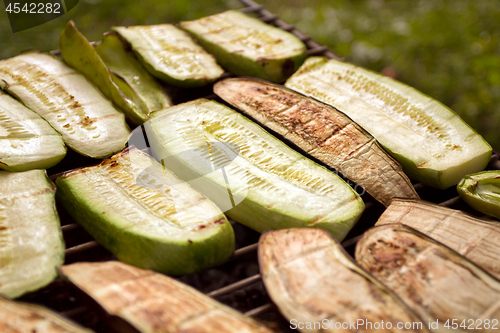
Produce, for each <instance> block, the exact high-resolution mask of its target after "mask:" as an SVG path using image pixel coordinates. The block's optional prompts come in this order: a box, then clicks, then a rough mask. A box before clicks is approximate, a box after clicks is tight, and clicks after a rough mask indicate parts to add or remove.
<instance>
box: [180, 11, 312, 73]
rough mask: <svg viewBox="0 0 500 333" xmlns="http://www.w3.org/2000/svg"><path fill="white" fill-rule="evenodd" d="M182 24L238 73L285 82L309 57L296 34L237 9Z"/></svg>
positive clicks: (230, 69) (220, 60)
mask: <svg viewBox="0 0 500 333" xmlns="http://www.w3.org/2000/svg"><path fill="white" fill-rule="evenodd" d="M180 26H181V27H182V28H183V29H184V30H186V31H188V32H189V33H190V34H191V35H193V36H194V37H195V38H196V39H197V40H198V41H199V42H200V44H201V45H202V46H203V47H204V48H205V49H206V50H207V51H208V52H210V53H211V54H213V55H214V56H215V57H216V58H217V61H218V62H219V63H220V64H221V65H222V66H223V67H224V68H226V69H227V70H229V71H231V72H233V73H234V74H236V75H244V76H255V77H259V78H261V79H265V80H269V81H273V82H284V81H285V80H286V79H287V77H289V76H290V75H291V74H293V72H295V71H296V70H297V69H298V68H299V66H300V65H301V64H302V62H304V59H305V58H306V57H307V53H306V46H305V45H304V43H302V42H301V41H300V40H299V39H298V38H297V37H295V36H294V35H293V34H291V33H289V32H286V31H284V30H281V29H278V28H276V27H273V26H271V25H269V24H265V23H263V22H261V21H259V20H258V19H256V18H251V17H249V16H247V15H245V14H243V13H240V12H238V11H234V10H230V11H226V12H224V13H220V14H217V15H212V16H208V17H204V18H201V19H199V20H196V21H189V22H181V23H180Z"/></svg>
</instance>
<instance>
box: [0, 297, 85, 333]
mask: <svg viewBox="0 0 500 333" xmlns="http://www.w3.org/2000/svg"><path fill="white" fill-rule="evenodd" d="M0 331H1V332H3V333H92V332H94V331H92V330H90V329H86V328H83V327H81V326H79V325H78V324H76V323H74V322H72V321H70V320H68V319H66V318H64V317H62V316H60V315H58V314H57V313H55V312H53V311H51V310H49V309H47V308H44V307H42V306H39V305H34V304H29V303H21V302H14V301H11V300H9V299H7V298H5V297H3V296H1V295H0Z"/></svg>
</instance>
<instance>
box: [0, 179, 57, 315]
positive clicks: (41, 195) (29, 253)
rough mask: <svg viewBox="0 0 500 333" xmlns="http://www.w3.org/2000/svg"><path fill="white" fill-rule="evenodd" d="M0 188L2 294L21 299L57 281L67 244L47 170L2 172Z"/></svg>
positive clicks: (53, 188)
mask: <svg viewBox="0 0 500 333" xmlns="http://www.w3.org/2000/svg"><path fill="white" fill-rule="evenodd" d="M0 188H2V192H1V193H0V293H1V294H4V295H7V296H9V297H18V296H21V295H23V294H25V293H27V292H30V291H34V290H37V289H39V288H42V287H44V286H45V285H47V284H49V283H50V282H51V281H52V280H53V279H54V278H55V277H56V275H57V272H56V266H59V265H62V263H63V261H64V241H63V238H62V232H61V227H60V224H59V217H58V215H57V211H56V207H55V202H54V192H55V187H54V186H53V184H52V183H51V182H50V181H49V180H48V179H47V177H46V175H45V172H44V171H43V170H30V171H25V172H16V173H12V172H7V171H0ZM0 312H1V311H0Z"/></svg>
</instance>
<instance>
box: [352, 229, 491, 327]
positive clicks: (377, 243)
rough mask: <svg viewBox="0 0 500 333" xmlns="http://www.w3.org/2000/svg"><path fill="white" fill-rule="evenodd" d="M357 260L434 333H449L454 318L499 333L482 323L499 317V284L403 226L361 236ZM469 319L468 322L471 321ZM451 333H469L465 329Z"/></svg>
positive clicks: (465, 261) (435, 243) (454, 255)
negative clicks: (447, 326)
mask: <svg viewBox="0 0 500 333" xmlns="http://www.w3.org/2000/svg"><path fill="white" fill-rule="evenodd" d="M356 261H357V262H358V264H359V265H360V266H361V267H362V268H364V269H366V270H367V271H368V272H369V273H371V274H372V275H373V276H374V277H375V278H376V279H378V280H379V281H380V282H382V283H383V284H384V285H386V286H387V287H388V288H390V289H391V290H392V291H393V292H395V293H396V294H398V295H399V297H401V299H402V300H403V301H404V302H405V303H406V304H407V305H408V306H409V307H410V308H411V309H413V311H415V312H416V313H417V314H418V315H419V316H420V317H421V318H422V319H423V320H424V321H425V322H429V321H430V322H431V323H435V322H438V325H436V326H437V327H434V325H431V326H430V329H431V330H432V331H433V332H449V329H448V328H446V327H444V325H445V324H446V323H448V325H450V326H451V324H452V320H456V322H458V323H462V322H465V323H467V324H466V326H470V324H471V321H472V322H474V323H475V327H476V326H477V325H478V324H479V322H481V323H482V324H481V328H482V330H483V332H491V333H493V332H497V331H498V328H496V329H495V328H492V327H493V326H494V325H489V327H485V326H484V325H483V324H484V323H485V321H486V320H489V322H490V323H492V320H498V318H500V302H499V300H500V281H499V280H497V279H495V278H494V277H492V276H491V275H489V274H488V273H486V272H485V271H483V270H482V269H481V268H479V267H478V266H476V265H474V264H473V263H472V262H470V261H469V260H467V259H466V258H464V257H462V256H461V255H459V254H458V253H456V252H455V251H453V250H451V249H449V248H447V247H446V246H444V245H442V244H441V243H438V242H437V241H435V240H433V239H431V238H428V237H426V236H425V235H423V234H421V233H420V232H418V231H416V230H414V229H412V228H410V227H407V226H405V225H401V224H387V225H383V226H378V227H375V228H372V229H370V230H368V231H367V232H365V234H364V235H363V237H362V238H361V239H360V240H359V241H358V243H357V245H356ZM469 320H470V321H469ZM453 326H454V331H455V332H471V331H472V330H471V329H465V328H464V327H463V326H458V327H455V325H453Z"/></svg>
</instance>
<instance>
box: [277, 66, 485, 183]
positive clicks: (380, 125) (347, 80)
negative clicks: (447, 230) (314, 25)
mask: <svg viewBox="0 0 500 333" xmlns="http://www.w3.org/2000/svg"><path fill="white" fill-rule="evenodd" d="M286 86H287V87H289V88H292V89H295V90H297V91H299V92H301V93H304V94H306V95H309V96H312V97H315V98H317V99H319V100H320V101H323V102H325V103H328V104H331V105H332V106H334V107H335V108H337V109H338V110H340V111H342V112H344V113H345V114H346V115H348V116H349V117H350V118H351V119H352V120H354V121H355V122H356V123H358V125H360V126H361V127H363V128H364V129H365V130H366V131H368V132H369V133H370V134H371V135H373V136H374V137H375V138H376V139H377V140H378V142H380V144H381V145H382V146H383V147H384V148H385V149H387V151H388V152H389V153H390V154H391V155H392V156H393V157H394V158H395V159H396V160H398V161H399V162H400V163H401V165H402V166H403V169H404V171H405V173H406V174H407V175H408V176H409V177H410V178H412V179H415V180H418V181H421V182H423V183H425V184H427V185H431V186H434V187H437V188H448V187H450V186H453V185H456V184H457V183H458V181H459V180H460V179H461V178H462V177H463V176H464V175H466V174H469V173H473V172H477V171H480V170H482V169H484V168H485V167H486V165H487V164H488V162H489V159H490V156H491V152H492V149H491V147H490V145H489V144H488V143H487V142H486V141H485V140H484V139H483V138H482V137H481V136H480V135H479V134H478V133H477V132H476V131H474V130H473V129H472V128H470V127H469V126H468V125H467V124H466V123H465V122H464V121H463V120H462V119H461V118H460V117H459V116H458V115H457V114H456V113H455V112H453V111H452V110H450V109H449V108H447V107H446V106H444V105H443V104H441V103H439V102H438V101H436V100H434V99H432V98H430V97H428V96H426V95H424V94H422V93H421V92H419V91H417V90H416V89H414V88H411V87H409V86H407V85H405V84H403V83H400V82H398V81H396V80H393V79H391V78H389V77H385V76H383V75H380V74H377V73H375V72H371V71H369V70H366V69H363V68H360V67H356V66H354V65H351V64H348V63H345V62H341V61H338V60H333V59H327V58H323V57H311V58H309V59H307V61H306V62H305V63H304V64H303V66H302V67H301V68H300V69H299V70H298V71H297V72H296V73H295V74H294V75H293V76H292V77H291V78H290V79H289V80H288V81H287V83H286Z"/></svg>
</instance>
